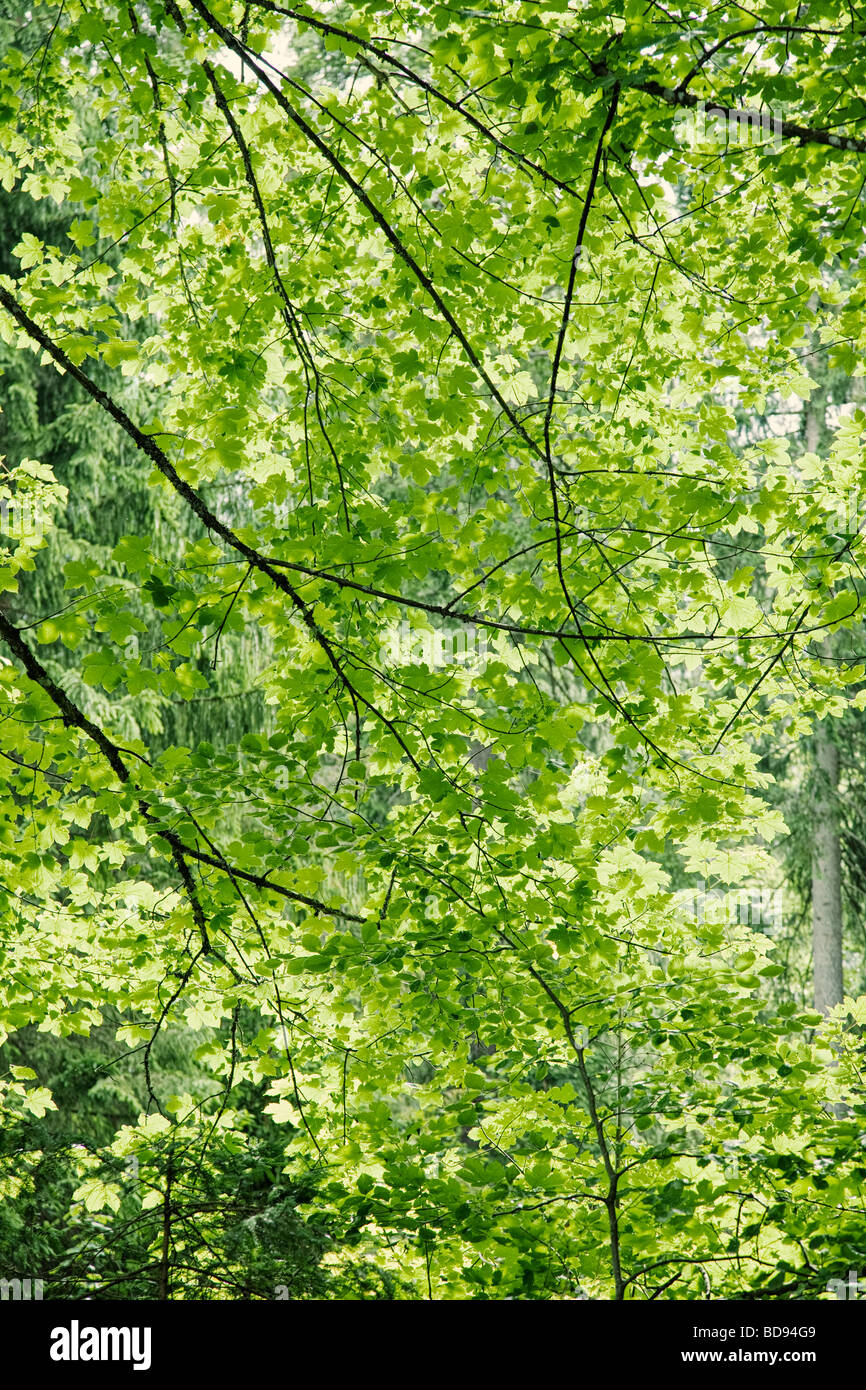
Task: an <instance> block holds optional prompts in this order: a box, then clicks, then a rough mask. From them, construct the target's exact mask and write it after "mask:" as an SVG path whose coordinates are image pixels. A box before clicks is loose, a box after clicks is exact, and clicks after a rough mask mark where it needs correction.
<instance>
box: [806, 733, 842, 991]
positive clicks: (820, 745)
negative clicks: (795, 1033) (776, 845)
mask: <svg viewBox="0 0 866 1390" xmlns="http://www.w3.org/2000/svg"><path fill="white" fill-rule="evenodd" d="M815 771H816V773H817V777H816V788H815V840H814V845H813V849H812V955H813V960H814V978H815V1008H816V1009H818V1010H820V1012H821V1013H826V1012H827V1010H828V1009H832V1007H833V1005H834V1004H839V1003H841V1002H842V994H843V989H842V874H841V864H842V856H841V852H840V845H839V826H838V814H837V807H836V797H837V790H838V786H839V750H838V748H837V747H836V745H835V743H834V742H833V741H832V739H831V738H830V731H829V728H828V727H827V724H826V722H822V723H821V724H819V725H818V728H817V731H816V734H815Z"/></svg>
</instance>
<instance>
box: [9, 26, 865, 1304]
mask: <svg viewBox="0 0 866 1390" xmlns="http://www.w3.org/2000/svg"><path fill="white" fill-rule="evenodd" d="M16 9H17V7H13V10H16ZM864 26H866V16H864V14H863V9H862V6H858V5H853V6H847V7H844V8H840V7H839V6H838V5H834V4H830V3H826V0H810V3H809V5H808V6H803V5H793V4H782V3H762V4H760V5H758V6H757V7H752V8H751V9H749V10H748V11H746V10H744V9H742V8H741V7H739V6H727V7H724V8H723V9H721V10H719V9H716V8H712V7H705V8H700V7H699V8H698V9H697V10H696V9H694V8H693V7H691V6H684V5H678V4H672V5H665V6H664V7H662V6H661V5H658V4H649V5H647V4H646V3H645V0H641V3H636V0H614V3H609V4H605V5H604V6H598V5H596V4H593V3H591V0H568V2H567V0H539V2H538V3H528V0H527V2H526V3H525V2H524V0H509V3H503V4H497V5H492V4H489V5H480V6H477V7H462V6H460V5H453V4H444V3H443V4H439V3H436V2H435V0H430V2H429V3H421V0H407V2H406V3H403V4H401V5H399V6H397V5H390V4H384V3H381V2H380V0H353V3H352V4H351V5H349V4H342V3H337V4H328V5H324V4H322V5H318V4H310V5H305V6H304V7H302V8H295V7H292V6H288V5H286V6H284V5H280V4H276V3H272V2H271V0H249V3H246V4H240V3H229V2H227V0H208V3H206V0H165V3H162V2H161V0H129V3H127V0H123V3H114V2H113V0H93V2H92V3H90V2H89V3H87V4H86V5H85V4H84V3H81V0H65V3H63V4H53V3H47V4H43V3H41V0H40V2H39V3H34V4H33V5H32V6H31V8H30V9H28V10H27V11H26V13H23V14H22V13H20V12H14V13H12V14H10V13H9V12H8V11H6V17H5V18H2V19H0V45H2V63H0V124H2V132H3V140H2V150H3V153H2V154H0V181H2V187H3V189H4V190H5V197H6V202H5V203H4V209H8V210H5V211H4V212H3V217H4V219H5V220H7V221H9V222H10V223H11V224H12V226H13V227H15V228H16V230H14V231H13V232H12V235H11V238H10V241H11V243H12V244H11V246H10V250H11V254H9V255H6V254H4V257H3V261H2V265H0V272H2V273H0V335H2V344H0V350H2V365H3V370H4V373H5V375H4V377H3V381H2V383H0V386H2V394H3V410H4V412H5V414H4V417H3V429H4V434H3V440H4V445H3V447H4V450H5V452H6V463H5V468H6V473H5V477H4V480H3V488H2V493H3V497H4V498H5V502H4V503H3V513H2V520H3V523H4V524H3V542H4V545H5V550H4V553H3V554H2V556H0V561H2V563H0V589H2V599H0V642H2V644H3V648H4V656H3V662H2V666H0V708H2V714H3V719H2V722H0V757H2V760H3V766H4V773H5V776H4V778H3V780H2V787H0V816H2V836H0V888H2V894H0V903H2V928H0V952H2V976H3V980H2V989H0V1025H2V1032H3V1034H4V1035H5V1036H6V1037H7V1038H8V1039H9V1041H8V1043H7V1045H6V1051H7V1053H9V1056H10V1057H11V1055H13V1054H12V1053H11V1052H9V1049H14V1048H15V1047H16V1046H19V1045H20V1039H22V1038H27V1037H30V1038H31V1043H30V1044H28V1046H31V1047H32V1048H35V1052H34V1057H35V1056H36V1055H37V1054H38V1056H39V1057H43V1058H48V1056H49V1054H48V1053H47V1052H46V1051H44V1047H45V1044H44V1043H43V1044H42V1046H43V1051H42V1052H39V1047H38V1046H37V1044H36V1043H33V1042H32V1035H33V1034H35V1033H43V1034H49V1035H54V1036H55V1037H56V1038H57V1039H60V1040H68V1041H67V1042H66V1044H65V1050H64V1055H65V1056H66V1057H69V1056H71V1055H72V1054H71V1053H70V1052H69V1050H68V1049H69V1048H71V1047H72V1046H73V1044H74V1045H75V1046H80V1045H83V1040H84V1039H88V1038H89V1039H90V1046H91V1049H92V1050H91V1052H89V1053H87V1056H88V1057H91V1058H96V1061H93V1065H94V1066H97V1067H101V1066H103V1065H105V1066H109V1067H113V1066H118V1067H120V1068H121V1069H122V1074H123V1075H124V1076H126V1077H128V1078H129V1080H128V1083H127V1090H126V1092H125V1097H126V1099H125V1101H124V1105H125V1106H126V1109H124V1110H123V1113H122V1114H117V1115H116V1116H115V1123H114V1124H113V1125H108V1126H107V1127H106V1126H105V1125H103V1126H102V1127H101V1129H100V1130H99V1132H97V1131H95V1130H94V1132H93V1134H92V1136H91V1138H90V1139H88V1141H87V1143H86V1144H83V1145H82V1144H80V1143H79V1144H78V1145H77V1146H76V1141H75V1138H74V1127H73V1133H70V1134H67V1135H66V1140H68V1141H69V1146H68V1148H67V1149H65V1150H64V1152H65V1153H66V1154H67V1157H66V1159H65V1160H64V1162H65V1163H66V1165H67V1167H66V1170H65V1171H66V1172H67V1173H68V1174H72V1175H73V1177H74V1180H73V1181H70V1182H69V1184H68V1190H67V1189H63V1192H66V1196H65V1197H64V1196H63V1195H62V1192H56V1191H55V1194H54V1198H53V1199H52V1200H56V1201H57V1202H58V1203H60V1204H61V1205H63V1203H66V1211H65V1215H64V1218H63V1219H64V1220H66V1221H67V1222H69V1223H71V1225H72V1227H73V1228H74V1229H75V1230H77V1231H81V1230H83V1229H84V1227H85V1226H86V1224H87V1222H89V1221H93V1222H95V1223H97V1227H98V1231H101V1232H103V1234H104V1233H105V1232H106V1231H108V1232H119V1231H120V1229H121V1227H122V1226H123V1223H129V1226H130V1228H134V1230H135V1232H136V1235H135V1239H134V1241H133V1242H132V1243H130V1244H129V1246H128V1248H127V1247H124V1254H123V1259H122V1260H121V1261H120V1262H119V1263H118V1264H117V1265H116V1266H111V1267H110V1268H108V1267H106V1266H105V1265H104V1264H99V1265H97V1266H91V1267H90V1272H86V1271H85V1269H84V1265H83V1264H80V1263H79V1264H75V1266H74V1268H75V1274H74V1278H73V1280H72V1284H71V1285H70V1287H71V1288H72V1289H73V1290H74V1291H75V1293H76V1296H80V1295H81V1293H82V1291H88V1290H89V1291H90V1292H91V1293H92V1294H94V1295H95V1296H97V1297H98V1296H102V1295H103V1294H104V1293H105V1290H106V1289H107V1288H108V1285H109V1282H110V1283H111V1285H112V1292H113V1296H117V1291H118V1288H120V1290H121V1293H120V1296H135V1297H153V1296H159V1297H165V1298H170V1297H176V1298H182V1297H187V1298H190V1297H207V1298H223V1297H233V1296H239V1295H240V1296H245V1297H262V1296H273V1287H274V1285H279V1286H280V1287H284V1288H286V1289H290V1291H291V1296H292V1297H376V1298H380V1297H397V1298H428V1297H429V1298H437V1299H457V1298H482V1299H494V1298H495V1299H502V1298H533V1299H535V1298H545V1299H559V1298H572V1297H576V1296H579V1295H580V1294H581V1293H585V1294H586V1295H588V1296H589V1297H592V1298H603V1299H614V1300H623V1299H647V1298H659V1297H661V1298H666V1299H669V1298H677V1299H700V1298H705V1297H707V1296H712V1297H714V1298H733V1297H738V1296H743V1295H744V1294H749V1295H751V1296H756V1297H765V1296H766V1297H780V1298H785V1297H800V1298H802V1297H807V1296H810V1297H817V1296H820V1295H822V1294H823V1293H824V1291H825V1290H826V1286H827V1281H828V1280H829V1279H832V1278H833V1277H835V1276H837V1275H838V1274H839V1273H840V1271H841V1272H843V1273H844V1272H845V1271H847V1270H848V1269H849V1267H852V1266H857V1267H861V1268H862V1267H863V1266H864V1264H866V1227H864V1224H863V1208H862V1202H863V1195H862V1192H863V1181H864V1178H866V1162H864V1157H863V1142H862V1137H863V1131H862V1129H861V1126H862V1125H863V1117H864V1113H866V1111H864V1097H863V1092H862V1082H861V1072H860V1064H861V1043H860V1029H861V1027H862V1025H863V1024H864V1023H866V997H859V996H858V997H855V996H854V995H851V994H849V995H847V996H846V997H845V998H844V1000H841V1001H839V1002H838V1004H836V1006H835V1007H834V1008H832V1009H830V1010H829V1011H828V1012H827V1013H826V1014H822V1013H821V1012H820V1011H816V1010H815V1009H814V1007H813V1004H812V1001H811V999H810V998H809V996H808V993H807V992H806V991H804V990H803V989H797V988H785V989H782V988H781V987H780V985H779V980H780V977H781V976H783V973H784V967H783V965H782V964H780V963H779V958H778V955H779V947H780V945H781V944H782V937H783V930H782V923H781V922H780V920H779V914H778V912H777V910H776V902H777V899H776V897H775V896H774V894H775V892H776V885H777V882H778V872H779V864H778V860H777V858H776V857H774V854H773V852H772V851H773V847H774V845H775V844H776V843H777V842H778V840H779V837H780V836H782V835H783V834H784V833H785V821H784V818H783V815H782V811H781V809H780V805H779V803H778V798H775V799H774V795H773V791H772V785H773V769H772V766H771V764H772V757H771V753H775V754H778V753H779V750H780V749H785V748H788V749H790V748H795V747H796V745H797V742H798V740H800V741H801V740H804V739H805V738H806V737H807V736H808V735H809V734H810V732H811V731H812V729H813V727H814V726H815V724H816V721H819V720H820V721H822V725H821V727H823V728H828V727H829V726H830V724H831V723H832V722H833V721H834V720H838V719H840V718H841V716H842V715H843V714H845V715H846V717H848V718H852V717H854V715H855V714H856V711H858V710H860V709H862V707H863V704H864V703H866V683H864V667H863V665H862V663H861V661H860V653H859V650H858V649H859V645H860V644H859V640H858V632H859V627H858V624H859V621H860V619H859V607H860V598H861V593H862V591H863V586H862V577H861V571H860V549H861V540H860V534H859V532H860V521H861V519H862V518H861V514H860V509H859V503H858V502H857V499H858V497H859V489H860V478H861V473H862V462H861V460H862V454H863V441H864V433H866V410H864V408H863V406H862V405H861V404H859V403H858V402H859V400H860V398H861V392H860V390H859V379H860V378H861V377H862V376H863V375H864V373H866V365H864V361H866V359H864V355H863V337H864V314H863V307H864V297H866V279H864V262H863V254H862V245H863V235H862V224H863V214H862V209H863V202H862V194H863V190H864V186H866V169H864V160H863V155H864V153H866V132H864V118H866V104H864V98H863V97H862V96H860V95H857V94H858V92H862V91H863V90H866V85H864V84H866V46H864V42H863V39H864ZM834 383H835V385H834ZM819 397H820V398H821V401H822V410H823V414H822V433H821V435H820V437H819V436H815V437H812V436H810V435H809V434H808V431H806V429H805V424H804V421H805V415H806V412H807V410H808V409H809V408H810V403H811V405H812V406H814V403H815V402H816V401H817V400H818V399H819ZM16 411H17V412H18V414H17V415H16V414H15V412H16ZM28 412H29V413H28ZM40 412H41V413H40ZM58 421H59V422H60V423H59V425H58V424H57V423H56V422H58ZM52 422H54V424H53V425H52V428H53V429H54V433H53V434H52V433H51V431H50V430H48V425H49V424H51V423H52ZM46 430H48V432H47V433H46ZM70 439H73V440H74V441H75V447H74V448H73V447H71V446H70V445H69V441H70ZM52 450H54V452H53V453H52ZM82 494H83V495H82ZM108 499H112V500H111V501H110V503H109V500H108ZM834 634H835V635H834ZM744 902H747V903H748V906H749V910H748V911H746V912H744V911H742V910H740V909H741V908H742V905H743V903H744ZM27 1030H31V1031H30V1033H28V1031H27ZM172 1048H174V1049H175V1052H173V1051H172ZM178 1048H180V1049H181V1053H182V1064H181V1063H180V1062H179V1061H178V1056H179V1055H180V1054H178V1053H177V1052H176V1049H178ZM25 1053H26V1048H25ZM14 1055H15V1056H18V1055H19V1054H18V1053H15V1054H14ZM22 1055H23V1054H22ZM7 1060H8V1057H7ZM31 1060H32V1059H31ZM45 1065H46V1067H47V1066H48V1062H47V1061H46V1062H45ZM119 1074H121V1073H118V1075H119ZM45 1080H46V1077H45V1076H44V1075H42V1074H41V1072H40V1064H39V1063H38V1061H37V1062H36V1063H35V1064H34V1065H26V1064H24V1063H20V1064H19V1063H15V1064H13V1063H11V1062H10V1063H9V1069H8V1070H7V1071H6V1072H5V1073H4V1075H3V1077H2V1078H0V1086H2V1092H0V1099H2V1105H3V1108H4V1112H5V1113H6V1114H7V1115H8V1117H9V1127H8V1132H7V1138H6V1139H5V1140H4V1144H3V1148H2V1151H0V1160H2V1165H3V1168H2V1171H0V1182H2V1184H3V1189H4V1191H5V1192H6V1194H7V1196H8V1197H9V1198H10V1200H11V1201H12V1202H13V1203H14V1202H19V1203H22V1204H23V1203H27V1202H30V1203H31V1204H32V1203H33V1202H34V1201H35V1200H36V1198H35V1196H34V1194H35V1193H36V1192H37V1190H38V1183H39V1181H40V1179H39V1174H40V1172H41V1167H40V1165H41V1164H42V1163H43V1160H44V1154H45V1150H46V1145H49V1147H50V1143H51V1142H54V1141H53V1140H52V1139H51V1135H52V1133H54V1131H52V1129H51V1125H52V1113H53V1112H52V1107H57V1105H58V1101H57V1097H56V1095H55V1096H54V1098H52V1094H51V1087H50V1086H49V1085H47V1084H43V1083H44V1082H45ZM61 1110H62V1107H61ZM127 1112H128V1113H127ZM37 1122H38V1124H37ZM58 1122H59V1116H58ZM40 1126H41V1128H40ZM55 1139H56V1135H55ZM66 1140H64V1142H66ZM131 1174H133V1175H134V1176H132V1177H131V1176H130V1175H131ZM263 1188H268V1189H269V1191H277V1192H279V1193H280V1194H281V1197H282V1198H283V1199H284V1200H283V1202H282V1204H281V1205H278V1206H277V1207H274V1205H273V1204H271V1205H270V1206H269V1205H267V1202H266V1201H264V1199H263V1201H262V1202H261V1203H260V1204H258V1205H257V1202H256V1200H254V1199H253V1197H252V1196H251V1194H253V1193H255V1192H256V1191H257V1190H259V1189H263ZM52 1190H53V1189H52ZM248 1199H249V1200H248ZM245 1203H247V1204H246V1205H245ZM37 1210H38V1202H37ZM59 1219H60V1218H59V1217H58V1220H59ZM76 1223H77V1224H76ZM82 1223H83V1224H82ZM280 1223H282V1224H280ZM263 1225H264V1228H266V1230H267V1232H269V1234H268V1235H267V1237H266V1238H264V1237H262V1234H261V1232H262V1228H263ZM124 1229H126V1227H124ZM117 1238H118V1239H122V1240H126V1236H123V1237H120V1236H119V1235H118V1237H117ZM112 1239H114V1236H112ZM105 1241H106V1242H108V1243H109V1244H110V1243H111V1242H110V1240H109V1237H108V1236H105ZM215 1242H216V1244H217V1245H218V1246H219V1254H220V1258H219V1260H215V1259H214V1249H215V1245H214V1243H215ZM89 1248H90V1247H89V1246H88V1249H89ZM64 1249H65V1250H66V1254H65V1255H64V1259H66V1260H67V1264H66V1265H64V1268H65V1269H67V1271H68V1270H69V1269H71V1268H72V1267H73V1265H72V1264H69V1263H68V1262H69V1261H70V1260H72V1254H71V1253H70V1249H69V1247H64ZM286 1250H291V1251H292V1252H293V1254H292V1256H291V1258H292V1259H293V1260H294V1261H295V1264H294V1265H293V1266H292V1269H291V1270H290V1271H289V1273H288V1274H287V1273H286V1269H287V1265H286V1261H287V1260H288V1259H289V1256H288V1255H286V1254H285V1251H286ZM251 1251H252V1253H250V1252H251ZM46 1258H47V1257H46ZM51 1258H55V1256H52V1257H51ZM58 1258H59V1257H58ZM73 1264H74V1261H73ZM142 1270H144V1271H145V1273H144V1274H142ZM218 1271H219V1272H218ZM124 1281H127V1284H126V1289H127V1291H126V1293H124V1292H123V1286H124ZM136 1281H138V1282H136ZM287 1296H288V1295H287Z"/></svg>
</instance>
